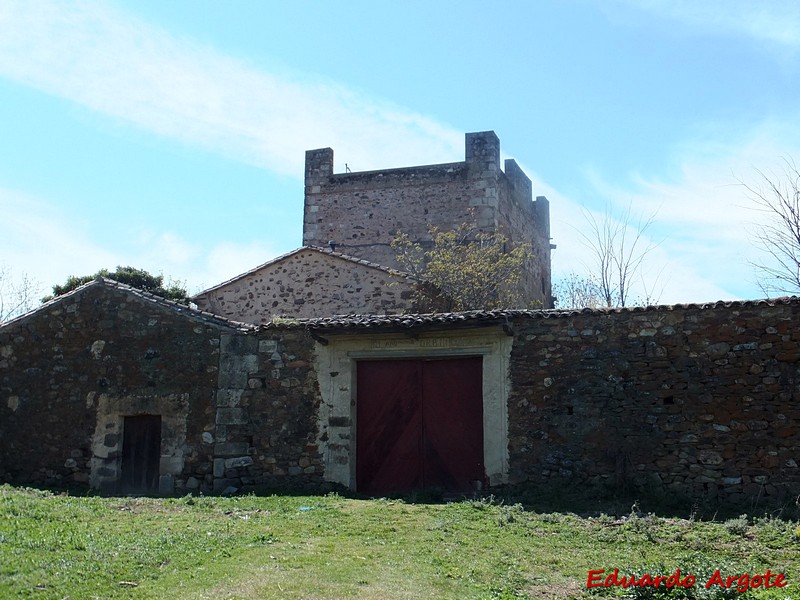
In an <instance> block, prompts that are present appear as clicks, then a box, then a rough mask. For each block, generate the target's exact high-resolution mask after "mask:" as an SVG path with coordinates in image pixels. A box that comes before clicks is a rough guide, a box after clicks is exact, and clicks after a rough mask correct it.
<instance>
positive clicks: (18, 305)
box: [0, 265, 40, 323]
mask: <svg viewBox="0 0 800 600" xmlns="http://www.w3.org/2000/svg"><path fill="white" fill-rule="evenodd" d="M39 291H40V286H39V284H38V283H37V282H36V281H35V280H33V279H31V278H30V277H29V276H28V275H27V274H25V273H23V274H22V275H21V276H20V278H19V280H18V281H16V282H15V281H14V278H13V276H12V272H11V268H10V267H7V266H5V265H0V323H3V322H4V321H8V320H9V319H13V318H14V317H16V316H19V315H21V314H23V313H26V312H28V311H29V310H32V309H33V308H34V306H36V304H37V303H38V300H37V299H36V297H37V296H38V294H39Z"/></svg>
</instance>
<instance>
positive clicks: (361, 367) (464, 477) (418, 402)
mask: <svg viewBox="0 0 800 600" xmlns="http://www.w3.org/2000/svg"><path fill="white" fill-rule="evenodd" d="M482 369H483V359H482V358H480V357H471V358H450V359H426V360H418V359H414V360H376V361H360V362H359V363H358V371H357V386H358V387H357V406H356V487H357V489H358V490H359V491H360V492H363V493H365V494H370V495H378V494H391V493H407V492H410V491H413V490H420V489H436V490H442V491H464V492H466V491H472V490H474V489H475V482H476V481H480V482H483V481H484V479H485V470H484V466H483V389H482V388H483V373H482Z"/></svg>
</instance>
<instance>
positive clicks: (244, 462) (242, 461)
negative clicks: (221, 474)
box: [225, 456, 253, 469]
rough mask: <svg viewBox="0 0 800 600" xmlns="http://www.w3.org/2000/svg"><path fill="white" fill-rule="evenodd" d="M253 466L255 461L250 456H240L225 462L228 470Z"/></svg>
mask: <svg viewBox="0 0 800 600" xmlns="http://www.w3.org/2000/svg"><path fill="white" fill-rule="evenodd" d="M252 464H253V459H252V458H251V457H249V456H239V457H236V458H228V459H226V460H225V468H226V469H240V468H242V467H249V466H250V465H252Z"/></svg>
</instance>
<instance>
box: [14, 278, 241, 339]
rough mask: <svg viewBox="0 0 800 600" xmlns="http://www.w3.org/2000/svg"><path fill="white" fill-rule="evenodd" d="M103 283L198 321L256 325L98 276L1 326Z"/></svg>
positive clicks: (19, 321)
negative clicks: (233, 319)
mask: <svg viewBox="0 0 800 600" xmlns="http://www.w3.org/2000/svg"><path fill="white" fill-rule="evenodd" d="M97 285H102V286H104V287H109V288H113V289H116V290H119V291H121V292H124V293H126V294H130V295H132V296H136V297H137V298H139V299H140V300H143V301H145V302H150V303H153V304H156V305H158V306H161V307H163V308H165V309H168V310H170V311H172V312H175V313H178V314H181V315H183V316H186V317H188V318H190V319H194V320H197V321H202V322H204V323H211V324H214V325H218V326H221V327H227V328H230V329H236V330H240V331H246V330H254V329H255V326H254V325H250V324H249V323H240V322H238V321H232V320H230V319H226V318H225V317H220V316H219V315H215V314H212V313H210V312H206V311H202V310H198V309H196V308H192V307H190V306H186V305H185V304H180V303H178V302H173V301H172V300H167V299H166V298H162V297H161V296H156V295H155V294H151V293H149V292H145V291H142V290H140V289H137V288H134V287H131V286H129V285H125V284H124V283H120V282H118V281H114V280H113V279H108V278H106V277H97V278H96V279H93V280H92V281H89V282H88V283H84V284H83V285H81V286H79V287H77V288H75V289H74V290H72V291H70V292H67V293H66V294H62V295H60V296H56V297H55V298H53V299H52V300H50V301H49V302H46V303H44V304H42V305H41V306H37V307H36V308H35V309H34V310H32V311H30V312H28V313H25V314H24V315H21V316H19V317H17V318H15V319H11V320H10V321H6V322H5V323H2V324H0V327H2V328H5V327H9V326H11V325H15V324H19V323H21V322H24V321H27V320H28V319H30V318H32V317H33V316H35V315H36V314H38V313H39V312H41V311H44V310H47V309H48V308H50V307H52V306H54V305H57V304H61V303H63V302H64V301H65V300H68V299H69V298H71V297H73V296H77V295H80V294H82V293H83V292H84V291H85V290H87V289H88V288H91V287H93V286H97Z"/></svg>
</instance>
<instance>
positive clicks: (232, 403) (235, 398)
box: [216, 388, 243, 408]
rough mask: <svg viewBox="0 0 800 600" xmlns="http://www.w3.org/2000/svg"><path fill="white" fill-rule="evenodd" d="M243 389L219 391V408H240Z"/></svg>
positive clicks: (217, 400)
mask: <svg viewBox="0 0 800 600" xmlns="http://www.w3.org/2000/svg"><path fill="white" fill-rule="evenodd" d="M242 391H243V390H242V389H230V388H226V389H221V390H217V398H216V402H217V406H218V407H220V408H231V407H236V406H239V404H240V403H241V401H242Z"/></svg>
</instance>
